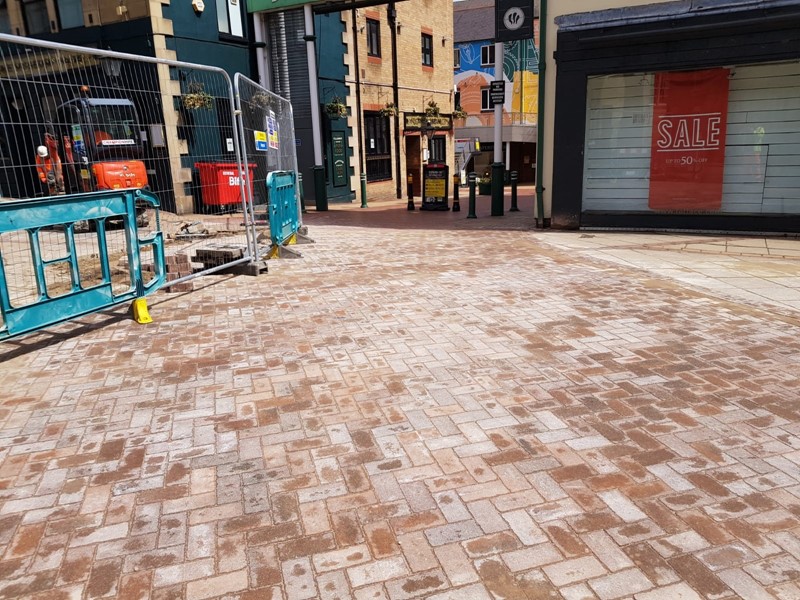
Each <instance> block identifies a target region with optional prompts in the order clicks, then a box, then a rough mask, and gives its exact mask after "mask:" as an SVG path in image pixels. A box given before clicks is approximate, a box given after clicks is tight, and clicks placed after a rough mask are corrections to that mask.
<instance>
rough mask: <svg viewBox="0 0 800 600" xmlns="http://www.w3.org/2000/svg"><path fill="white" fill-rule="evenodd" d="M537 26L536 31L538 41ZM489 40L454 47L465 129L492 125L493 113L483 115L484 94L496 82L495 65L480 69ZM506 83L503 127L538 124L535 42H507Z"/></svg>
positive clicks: (484, 66) (537, 56)
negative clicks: (464, 113)
mask: <svg viewBox="0 0 800 600" xmlns="http://www.w3.org/2000/svg"><path fill="white" fill-rule="evenodd" d="M538 30H539V27H538V22H537V23H536V27H535V31H536V36H537V37H538V33H539V31H538ZM491 45H492V42H491V41H490V40H481V41H474V42H463V43H460V44H456V45H455V49H456V50H457V51H458V52H459V59H460V65H459V68H458V69H456V70H455V71H454V80H455V84H456V88H457V89H458V91H459V92H461V108H463V109H464V110H465V111H466V112H467V114H468V116H467V119H466V123H465V124H466V126H477V125H491V124H493V123H494V113H493V112H491V111H481V90H483V89H486V88H488V87H489V82H491V81H493V80H494V64H491V65H481V48H482V47H484V46H491ZM503 79H505V81H506V99H505V102H504V103H503V123H504V124H509V125H510V124H529V125H535V124H536V113H537V108H538V94H539V53H538V50H537V47H536V44H535V42H534V40H523V41H519V42H507V43H506V44H504V51H503Z"/></svg>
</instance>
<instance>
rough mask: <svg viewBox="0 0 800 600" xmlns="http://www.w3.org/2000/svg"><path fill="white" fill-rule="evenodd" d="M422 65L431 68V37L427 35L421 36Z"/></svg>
mask: <svg viewBox="0 0 800 600" xmlns="http://www.w3.org/2000/svg"><path fill="white" fill-rule="evenodd" d="M422 64H423V66H426V67H432V66H433V36H432V35H431V34H429V33H423V34H422Z"/></svg>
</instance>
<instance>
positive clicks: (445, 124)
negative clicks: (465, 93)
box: [403, 113, 453, 131]
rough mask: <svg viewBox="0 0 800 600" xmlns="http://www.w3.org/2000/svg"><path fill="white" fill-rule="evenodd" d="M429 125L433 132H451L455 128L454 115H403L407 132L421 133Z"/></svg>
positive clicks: (404, 127)
mask: <svg viewBox="0 0 800 600" xmlns="http://www.w3.org/2000/svg"><path fill="white" fill-rule="evenodd" d="M426 124H428V125H429V126H430V128H431V130H433V131H450V130H451V129H452V128H453V116H452V115H431V116H428V115H426V114H425V113H403V129H404V130H405V131H421V130H422V128H423V125H426Z"/></svg>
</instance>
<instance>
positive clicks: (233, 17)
mask: <svg viewBox="0 0 800 600" xmlns="http://www.w3.org/2000/svg"><path fill="white" fill-rule="evenodd" d="M242 4H243V1H242V0H217V27H218V28H219V32H220V33H227V34H228V35H235V36H236V37H244V28H243V26H242Z"/></svg>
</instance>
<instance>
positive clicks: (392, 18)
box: [388, 2, 403, 200]
mask: <svg viewBox="0 0 800 600" xmlns="http://www.w3.org/2000/svg"><path fill="white" fill-rule="evenodd" d="M388 14H389V23H390V24H391V30H392V101H393V102H394V105H395V106H396V107H397V109H396V110H395V111H394V170H395V177H394V181H395V188H396V189H395V192H396V193H397V199H398V200H399V199H401V198H402V197H403V186H402V183H401V181H402V179H403V176H402V175H401V174H400V91H399V88H398V83H397V8H396V7H395V5H394V2H390V3H389V12H388Z"/></svg>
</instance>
